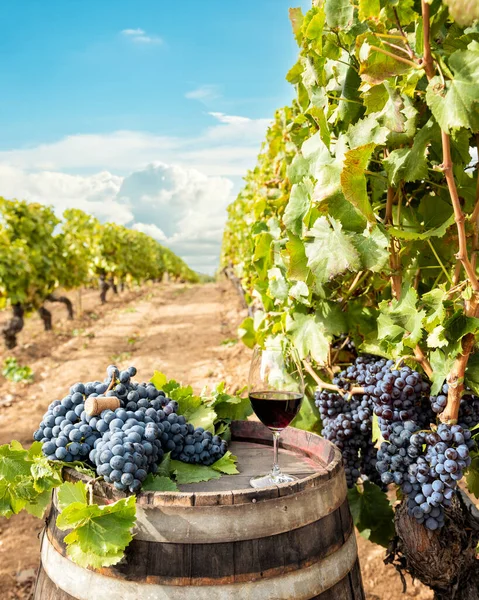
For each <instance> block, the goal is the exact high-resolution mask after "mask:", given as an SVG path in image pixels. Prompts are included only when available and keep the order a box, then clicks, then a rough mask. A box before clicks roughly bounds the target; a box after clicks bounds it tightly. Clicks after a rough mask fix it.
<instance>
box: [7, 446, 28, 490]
mask: <svg viewBox="0 0 479 600" xmlns="http://www.w3.org/2000/svg"><path fill="white" fill-rule="evenodd" d="M30 467H31V462H30V461H28V452H27V451H26V450H24V449H23V448H22V446H21V445H20V444H19V443H18V442H16V441H15V440H14V441H13V442H11V443H10V444H4V445H3V446H0V478H3V479H6V480H8V481H12V480H14V479H15V477H18V476H19V475H20V476H23V477H28V476H29V475H30Z"/></svg>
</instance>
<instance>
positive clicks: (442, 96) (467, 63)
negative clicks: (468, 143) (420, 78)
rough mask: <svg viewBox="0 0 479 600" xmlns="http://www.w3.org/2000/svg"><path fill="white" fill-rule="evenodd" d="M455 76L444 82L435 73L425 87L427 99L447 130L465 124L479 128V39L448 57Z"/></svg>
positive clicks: (475, 129) (475, 128)
mask: <svg viewBox="0 0 479 600" xmlns="http://www.w3.org/2000/svg"><path fill="white" fill-rule="evenodd" d="M449 68H450V69H451V71H452V72H453V74H454V79H452V80H447V81H446V82H445V86H444V83H443V80H442V79H441V78H440V77H439V76H436V77H433V78H432V79H431V81H430V82H429V85H428V86H427V90H426V102H427V103H428V105H429V107H430V109H431V111H432V114H433V115H434V117H435V118H436V120H437V122H438V123H439V125H440V126H441V129H443V130H444V131H447V132H450V131H451V130H453V129H460V128H461V127H466V128H467V129H471V130H472V131H478V130H479V43H478V42H476V41H473V42H471V43H470V44H469V46H468V47H467V50H456V52H454V53H453V54H451V56H450V57H449Z"/></svg>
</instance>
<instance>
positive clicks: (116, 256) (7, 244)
mask: <svg viewBox="0 0 479 600" xmlns="http://www.w3.org/2000/svg"><path fill="white" fill-rule="evenodd" d="M165 272H166V273H168V274H169V275H170V276H171V277H172V278H174V279H179V280H184V281H191V282H196V281H198V276H197V275H196V273H194V272H193V271H192V270H191V269H189V268H188V266H187V265H186V264H185V263H184V262H183V261H182V260H181V259H180V258H179V257H177V256H176V255H175V254H174V253H173V252H172V251H171V250H169V249H168V248H164V247H163V246H161V245H160V244H159V243H158V242H157V241H156V240H154V239H153V238H151V237H149V236H148V235H146V234H144V233H141V232H139V231H135V230H132V229H128V228H126V227H123V226H121V225H115V224H111V223H107V224H105V225H101V224H100V223H99V222H98V221H97V220H96V219H95V218H94V217H92V216H91V215H88V214H86V213H84V212H82V211H81V210H78V209H68V210H66V211H65V212H64V214H63V219H62V220H60V219H58V218H57V217H56V216H55V214H54V212H53V210H52V208H50V207H48V206H44V205H42V204H38V203H28V202H25V201H17V200H5V199H3V198H0V309H1V308H5V307H7V306H9V305H15V304H22V305H24V307H25V308H26V309H27V310H29V311H31V310H35V309H37V308H38V307H40V306H41V305H42V304H43V303H44V301H45V300H46V299H47V298H48V296H49V295H50V294H52V293H53V292H54V291H55V290H56V289H57V288H63V289H67V290H69V289H73V288H76V287H79V286H82V285H85V284H87V283H89V282H90V281H91V279H92V278H93V277H94V276H95V275H98V274H104V275H107V276H113V277H116V278H117V279H118V280H119V281H120V280H121V281H125V282H134V283H142V282H144V281H146V280H151V279H152V280H156V279H160V278H161V277H162V276H163V274H164V273H165Z"/></svg>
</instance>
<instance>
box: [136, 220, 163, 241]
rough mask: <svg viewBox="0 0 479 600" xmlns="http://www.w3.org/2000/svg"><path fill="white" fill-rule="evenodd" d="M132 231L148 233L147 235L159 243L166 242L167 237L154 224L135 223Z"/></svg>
mask: <svg viewBox="0 0 479 600" xmlns="http://www.w3.org/2000/svg"><path fill="white" fill-rule="evenodd" d="M132 229H136V231H141V232H142V233H146V235H149V236H150V237H152V238H154V239H155V240H158V241H159V242H164V241H165V240H166V235H165V234H164V233H163V232H162V231H161V229H160V228H159V227H158V226H157V225H154V224H153V223H135V224H134V225H133V227H132Z"/></svg>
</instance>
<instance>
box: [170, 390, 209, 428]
mask: <svg viewBox="0 0 479 600" xmlns="http://www.w3.org/2000/svg"><path fill="white" fill-rule="evenodd" d="M173 396H174V394H172V397H173ZM174 399H175V400H176V401H177V402H178V404H179V408H178V414H180V415H183V416H184V417H185V419H186V420H187V421H188V422H189V423H191V424H192V425H193V426H194V427H203V429H208V430H211V431H213V425H214V422H215V420H216V417H217V415H216V412H215V410H214V409H213V408H211V407H210V406H206V405H205V404H204V403H203V402H202V400H201V398H200V397H199V396H186V397H183V398H181V397H175V398H174Z"/></svg>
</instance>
